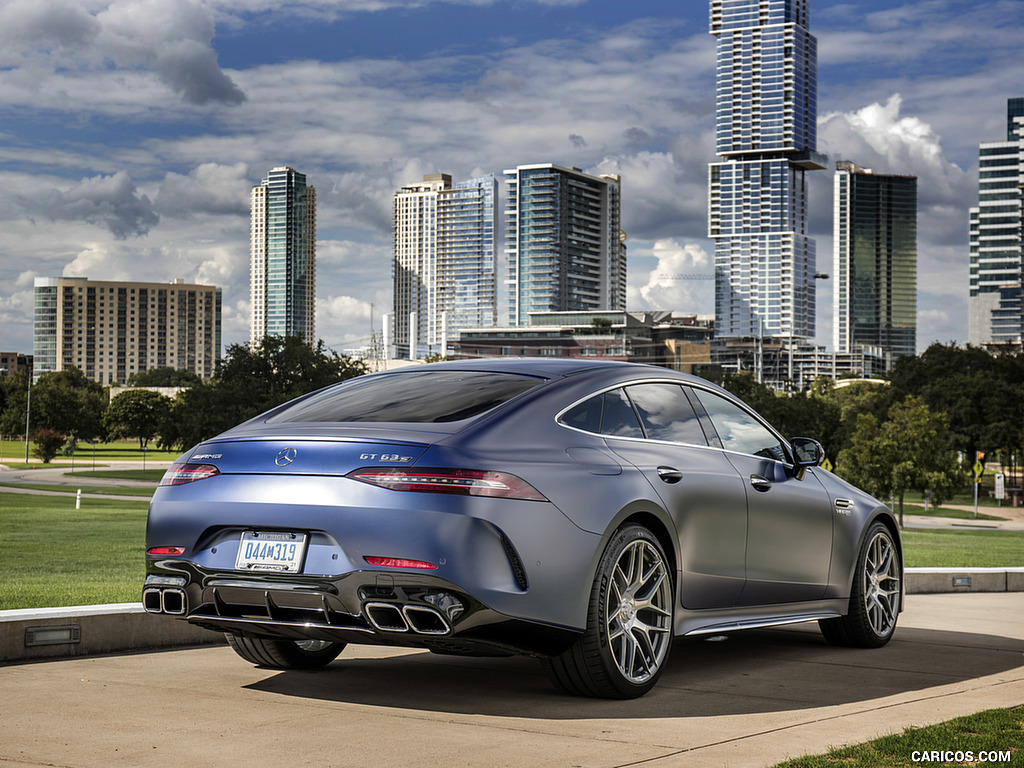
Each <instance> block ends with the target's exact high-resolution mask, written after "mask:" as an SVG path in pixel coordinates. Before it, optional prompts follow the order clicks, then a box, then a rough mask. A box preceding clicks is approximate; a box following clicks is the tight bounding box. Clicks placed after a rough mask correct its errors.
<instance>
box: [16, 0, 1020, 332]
mask: <svg viewBox="0 0 1024 768" xmlns="http://www.w3.org/2000/svg"><path fill="white" fill-rule="evenodd" d="M355 5H356V6H357V8H363V7H365V8H370V7H373V8H375V9H376V10H373V11H370V10H358V9H355V10H352V8H353V4H352V3H345V4H342V3H341V2H333V1H332V0H313V1H312V2H309V3H304V4H303V5H302V6H301V8H300V9H289V8H285V7H278V4H275V3H272V2H260V3H255V4H254V3H248V2H247V3H242V2H239V1H238V0H211V2H208V3H205V4H203V5H199V4H195V3H191V2H186V0H124V2H120V3H117V4H110V3H107V2H105V0H95V1H94V2H89V3H70V2H66V1H65V0H46V1H44V2H34V3H28V2H12V3H8V4H6V5H5V6H4V7H3V8H0V37H2V38H3V41H4V44H5V45H4V47H3V49H2V51H3V52H2V53H0V59H2V60H3V67H2V68H0V104H3V106H2V107H0V115H2V118H0V119H2V123H0V124H2V125H3V128H2V129H0V174H2V176H0V179H2V181H3V182H4V183H3V184H2V185H0V189H2V190H3V192H0V213H2V215H0V327H2V328H3V329H4V330H3V332H2V334H0V335H2V336H3V340H2V343H0V347H2V348H4V349H8V350H11V351H25V352H27V351H29V350H30V349H31V343H32V336H31V333H32V285H33V280H34V278H35V277H39V276H50V275H61V274H66V275H82V276H89V277H90V278H92V279H104V280H124V279H132V280H140V281H152V282H169V281H170V280H172V279H174V278H175V277H179V276H183V277H184V278H185V279H186V280H187V281H189V282H205V283H209V284H213V285H221V286H223V287H224V339H225V343H227V344H230V343H244V342H245V341H247V338H248V321H249V312H250V307H249V299H248V274H247V273H248V240H249V238H248V194H249V190H250V189H251V187H252V186H253V185H254V184H256V183H258V182H259V180H260V178H261V177H262V176H263V174H265V172H266V170H267V169H268V168H272V167H275V166H278V165H290V166H292V167H295V168H299V169H301V170H302V172H303V173H305V174H306V175H307V176H308V177H309V180H310V183H311V184H313V185H314V186H317V187H318V191H319V192H320V198H319V200H318V203H319V206H320V210H319V215H318V230H319V232H318V234H319V236H320V239H319V241H318V261H319V262H320V264H319V267H320V268H319V269H318V289H317V292H318V296H317V304H318V307H317V309H318V312H317V336H318V337H320V338H323V339H324V341H325V342H326V343H327V344H328V345H330V346H332V347H334V348H337V349H344V348H348V347H359V346H363V345H365V343H366V337H368V336H369V331H370V320H371V313H372V316H373V317H374V318H375V326H376V328H377V330H379V324H380V323H379V318H380V315H381V314H383V312H384V311H385V310H386V308H387V307H389V306H390V305H391V274H390V268H389V267H390V252H391V232H390V226H391V210H390V208H391V196H392V195H393V193H394V190H395V189H398V188H400V187H401V186H402V185H403V184H405V183H408V181H409V180H410V179H415V178H419V177H421V176H422V175H423V174H426V173H434V172H439V171H444V172H447V173H451V174H452V175H453V176H454V177H457V178H470V177H474V176H479V175H482V174H484V173H496V172H500V169H502V168H507V167H509V166H511V165H515V164H519V163H529V162H538V161H546V160H551V161H554V162H557V163H559V164H563V165H567V166H578V167H581V168H582V169H583V170H584V171H586V172H588V173H592V174H601V173H616V174H620V175H621V176H622V177H623V183H624V185H625V187H626V189H627V195H626V197H625V199H624V207H623V229H625V230H626V231H627V232H628V233H629V244H630V250H629V269H628V273H629V284H628V298H627V302H626V303H627V307H628V308H630V309H636V310H644V309H676V310H679V311H690V312H710V311H712V310H713V291H711V290H710V286H709V285H708V284H707V283H705V282H702V281H672V280H670V279H665V278H664V277H663V276H664V275H666V274H673V273H682V272H688V271H690V272H707V271H710V268H711V266H712V259H713V246H712V244H711V242H710V240H709V239H708V238H707V229H706V227H707V198H706V194H707V192H706V185H707V164H708V163H709V162H712V161H713V160H714V159H715V156H716V152H715V148H714V128H715V126H714V71H715V49H714V39H713V38H712V37H711V36H710V35H708V24H707V11H708V7H707V3H703V2H701V3H687V4H679V3H677V2H667V1H665V2H662V1H657V2H644V3H639V4H633V5H631V6H629V7H625V8H624V7H619V6H617V5H616V6H614V7H612V4H602V3H597V2H594V1H593V0H591V2H573V1H572V0H562V1H559V2H554V1H549V2H540V1H537V2H524V3H521V4H511V3H504V2H487V0H479V1H478V2H474V3H471V4H458V5H456V4H449V3H441V2H430V1H429V0H425V1H424V2H419V3H416V4H415V7H413V4H410V3H408V2H405V1H404V0H380V2H377V3H374V4H372V5H371V4H365V5H360V4H355ZM343 8H349V9H350V10H347V11H343V10H342V9H343ZM250 9H255V10H250ZM809 12H810V23H809V26H810V28H811V29H812V31H813V34H814V35H815V37H817V39H818V53H819V71H818V83H819V91H818V115H819V120H818V149H819V150H820V151H822V152H825V153H827V154H829V155H830V156H831V158H832V159H840V158H852V159H855V160H856V161H857V162H858V163H860V164H863V165H865V166H867V167H871V168H873V169H875V170H876V171H877V172H879V173H894V174H907V175H915V176H917V177H918V178H919V180H920V181H919V185H920V186H919V190H920V193H919V198H920V205H921V212H920V213H921V215H920V221H919V232H920V238H921V241H920V244H919V256H920V260H921V273H920V275H921V279H920V285H919V290H920V296H919V302H918V307H919V311H918V329H919V333H918V345H919V348H923V347H924V346H925V345H927V343H929V342H930V341H931V340H939V341H949V340H958V341H961V342H964V341H966V340H967V310H966V307H967V286H968V277H967V275H968V268H967V265H968V226H967V211H968V209H969V208H970V207H971V206H972V205H976V200H977V189H978V186H977V164H978V157H977V153H978V145H979V143H980V142H984V141H987V140H992V139H995V138H998V137H999V136H1000V135H1001V134H1002V133H1003V132H1004V131H1005V104H1006V99H1007V98H1011V97H1015V96H1020V95H1022V94H1021V93H1019V90H1020V83H1021V82H1022V81H1024V63H1022V62H1021V61H1020V60H1019V55H1018V54H1017V48H1018V44H1017V41H1018V40H1019V39H1020V36H1021V33H1022V31H1024V5H1022V4H1020V3H1017V2H1004V1H1002V0H993V1H992V2H981V3H970V2H966V1H960V0H941V1H940V2H881V1H880V0H872V1H869V2H862V3H858V4H856V5H854V4H850V3H842V2H826V1H824V0H811V2H810V11H809ZM809 176H814V177H816V178H815V179H814V180H813V181H812V182H810V198H811V202H810V205H809V234H810V235H811V236H812V237H814V238H815V239H816V240H817V242H818V254H819V261H820V259H821V256H822V254H829V253H831V250H832V248H831V246H832V243H831V241H832V235H831V228H832V217H831V204H830V200H831V184H832V178H831V176H832V174H831V173H828V172H826V173H820V174H809ZM819 266H820V265H819ZM503 277H504V275H500V276H499V284H500V280H501V278H503ZM817 287H818V301H817V304H818V308H817V310H818V311H817V336H816V338H817V341H818V342H819V343H822V344H826V345H830V344H831V335H832V334H831V325H832V323H831V312H832V303H831V293H832V286H831V285H830V284H828V283H826V284H819V285H818V286H817ZM503 304H504V302H503V301H502V300H499V306H503ZM371 305H373V307H375V309H371ZM499 322H500V320H499Z"/></svg>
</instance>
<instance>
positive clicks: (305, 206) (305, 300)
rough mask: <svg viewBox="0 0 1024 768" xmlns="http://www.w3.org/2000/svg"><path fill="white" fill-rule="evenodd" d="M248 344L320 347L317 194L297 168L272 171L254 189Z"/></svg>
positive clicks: (280, 168) (279, 168)
mask: <svg viewBox="0 0 1024 768" xmlns="http://www.w3.org/2000/svg"><path fill="white" fill-rule="evenodd" d="M250 247H251V259H250V276H249V279H250V283H249V299H250V304H251V311H252V316H251V319H250V323H249V341H250V343H251V344H253V345H255V344H258V343H259V342H260V341H261V340H262V339H263V337H264V336H298V337H299V338H301V339H302V340H303V341H305V342H306V343H307V344H310V345H312V344H314V343H315V342H316V189H315V188H314V187H311V186H308V185H307V184H306V175H305V174H303V173H299V172H298V171H296V170H295V169H293V168H288V167H285V166H281V167H278V168H274V169H272V170H271V171H270V173H269V174H268V175H267V178H265V179H264V180H263V183H262V184H260V185H259V186H256V187H253V189H252V215H251V223H250Z"/></svg>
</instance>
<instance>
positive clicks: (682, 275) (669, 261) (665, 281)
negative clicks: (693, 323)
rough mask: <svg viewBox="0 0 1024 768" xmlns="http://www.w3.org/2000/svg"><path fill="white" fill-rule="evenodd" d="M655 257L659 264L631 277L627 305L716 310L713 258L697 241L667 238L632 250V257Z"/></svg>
mask: <svg viewBox="0 0 1024 768" xmlns="http://www.w3.org/2000/svg"><path fill="white" fill-rule="evenodd" d="M634 256H637V257H641V258H643V257H653V258H654V259H656V260H657V265H656V266H655V268H654V269H652V270H650V271H649V272H648V273H647V275H646V282H643V280H644V276H643V274H641V275H638V276H637V278H636V280H635V281H634V280H631V281H630V285H629V287H628V289H627V296H626V306H627V307H629V308H630V309H672V310H680V311H683V312H696V313H701V314H702V313H713V312H714V311H715V281H714V279H707V278H709V277H711V278H713V276H714V271H715V270H714V264H713V259H712V257H711V256H709V255H708V254H707V253H706V252H705V251H704V249H703V248H701V247H700V246H699V245H696V244H693V243H685V244H682V243H679V242H678V241H676V240H673V239H670V238H666V239H663V240H658V241H656V242H655V243H654V245H653V246H652V247H651V248H649V249H639V250H638V252H637V253H633V252H632V249H631V252H630V258H631V259H632V258H633V257H634Z"/></svg>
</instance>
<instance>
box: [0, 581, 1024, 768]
mask: <svg viewBox="0 0 1024 768" xmlns="http://www.w3.org/2000/svg"><path fill="white" fill-rule="evenodd" d="M908 602H909V606H908V610H907V611H906V612H905V613H904V615H903V618H902V620H901V627H900V629H899V630H898V631H897V635H896V638H895V639H894V640H893V642H892V643H890V644H889V646H887V647H886V648H884V649H882V650H878V651H862V650H847V649H835V648H831V647H829V646H827V645H825V644H824V643H823V642H822V640H821V637H820V635H819V634H818V632H817V631H816V629H814V628H813V627H797V628H790V629H785V630H765V631H756V632H748V633H745V634H744V633H738V634H735V635H732V636H730V637H729V638H728V639H725V640H719V641H706V640H703V641H690V642H681V643H679V644H678V645H677V647H676V649H675V651H674V653H673V656H672V659H671V662H670V665H669V667H668V668H667V670H666V674H665V676H664V677H663V678H662V680H661V683H660V684H659V686H658V687H657V688H656V689H655V690H654V692H653V693H651V694H650V695H648V696H646V697H644V698H643V699H640V700H637V701H630V702H609V701H592V700H585V699H575V698H570V697H566V696H562V695H560V694H558V693H556V692H555V691H554V690H553V689H552V688H551V687H550V686H549V685H548V683H547V681H546V680H545V678H544V677H543V676H542V674H541V672H540V669H539V667H538V665H537V664H536V663H535V662H533V661H531V660H529V659H462V658H449V657H442V656H435V655H431V654H428V653H423V652H418V651H408V650H391V649H381V648H371V647H365V646H360V647H352V648H349V649H347V650H346V651H345V653H343V654H342V656H341V657H340V658H339V659H338V660H337V661H335V662H334V663H333V664H332V665H331V666H329V667H328V668H327V669H325V670H322V671H320V672H277V671H272V670H263V669H256V668H254V667H251V666H249V665H248V664H246V663H245V662H243V661H242V660H241V659H239V658H237V657H236V656H235V655H234V653H232V652H231V651H230V650H228V649H227V648H226V647H213V648H202V649H191V650H181V651H172V652H164V653H149V654H138V655H126V656H109V657H100V658H85V659H69V660H65V661H54V662H38V663H31V664H20V665H12V666H7V667H0V691H2V694H0V765H2V766H4V767H5V768H22V767H26V766H33V767H35V766H42V765H46V766H75V767H76V768H88V767H92V766H96V767H97V768H110V767H111V766H131V767H132V768H146V767H148V766H154V767H155V766H160V767H161V768H165V767H166V766H168V765H186V766H190V767H192V766H245V767H246V768H262V767H263V766H267V767H268V768H269V767H270V766H273V767H274V768H280V767H281V766H289V767H292V766H375V768H387V767H388V766H396V767H397V766H401V767H402V768H406V767H407V766H431V767H432V768H434V767H437V768H440V767H442V766H488V767H491V766H566V767H568V766H587V767H588V768H589V767H590V766H598V767H600V766H627V765H636V764H639V763H642V764H643V765H645V766H651V767H652V768H662V767H665V768H667V767H668V766H687V767H690V766H715V767H716V768H720V767H721V766H766V765H771V764H773V763H774V762H776V761H779V760H782V759H784V758H786V757H791V756H797V755H800V754H804V753H813V752H822V751H824V750H826V749H827V748H828V747H829V746H830V745H838V744H843V743H851V742H859V741H864V740H867V739H870V738H873V737H875V736H878V735H881V734H884V733H888V732H892V731H898V730H900V729H902V728H903V727H905V726H908V725H921V724H926V723H932V722H938V721H941V720H945V719H948V718H951V717H955V716H958V715H962V714H969V713H972V712H975V711H978V710H981V709H985V708H989V707H1002V706H1010V705H1015V704H1020V703H1024V654H1022V652H1024V594H1021V593H1003V594H967V595H963V594H960V595H919V596H911V597H910V598H909V601H908ZM942 746H943V745H936V747H935V748H936V749H939V748H942Z"/></svg>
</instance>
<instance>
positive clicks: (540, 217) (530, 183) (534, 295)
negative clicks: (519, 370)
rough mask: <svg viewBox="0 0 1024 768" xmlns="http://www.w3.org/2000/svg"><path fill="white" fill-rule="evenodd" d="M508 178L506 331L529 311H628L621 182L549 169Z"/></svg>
mask: <svg viewBox="0 0 1024 768" xmlns="http://www.w3.org/2000/svg"><path fill="white" fill-rule="evenodd" d="M505 177H506V179H505V181H506V184H507V186H508V204H507V208H506V209H505V225H506V236H505V246H506V255H507V258H508V276H507V283H508V320H509V324H510V325H513V326H517V325H526V324H527V323H528V317H529V315H530V313H531V312H566V311H577V312H579V311H623V310H625V308H626V244H625V235H624V233H623V232H622V229H621V227H620V195H621V182H620V179H619V177H618V176H615V175H601V176H592V175H590V174H587V173H583V171H581V170H580V169H579V168H563V167H562V166H559V165H554V164H551V163H547V164H542V165H520V166H518V167H517V168H515V169H512V170H507V171H505Z"/></svg>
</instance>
